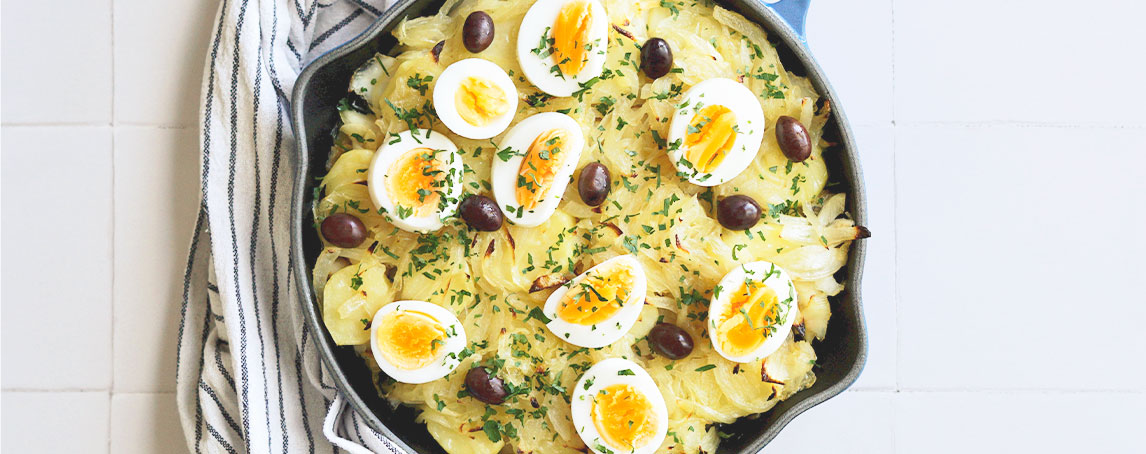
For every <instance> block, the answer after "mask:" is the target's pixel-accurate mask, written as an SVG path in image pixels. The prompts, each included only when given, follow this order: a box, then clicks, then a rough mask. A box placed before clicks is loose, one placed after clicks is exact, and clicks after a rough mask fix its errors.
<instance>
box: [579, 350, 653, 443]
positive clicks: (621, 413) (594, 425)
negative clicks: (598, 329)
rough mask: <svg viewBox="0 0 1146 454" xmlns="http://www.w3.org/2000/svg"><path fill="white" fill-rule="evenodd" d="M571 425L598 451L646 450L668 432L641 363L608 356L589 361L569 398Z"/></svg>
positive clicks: (651, 380)
mask: <svg viewBox="0 0 1146 454" xmlns="http://www.w3.org/2000/svg"><path fill="white" fill-rule="evenodd" d="M570 410H571V413H572V414H573V427H575V428H576V429H577V434H578V435H580V436H581V440H582V441H584V442H585V445H586V446H588V447H589V449H592V450H593V452H596V453H597V454H615V453H632V454H650V453H653V452H655V451H656V450H657V448H658V447H660V445H661V443H662V442H664V439H665V435H666V434H668V409H667V407H665V400H664V396H662V395H661V392H660V389H659V388H657V384H656V383H655V382H653V378H652V377H650V376H649V373H648V372H645V370H644V369H642V368H641V366H639V365H637V363H634V362H632V361H629V360H627V359H621V358H609V359H606V360H603V361H601V362H598V363H597V364H594V365H593V367H590V368H589V370H588V371H586V372H585V374H584V375H582V376H581V379H580V380H578V381H577V387H576V388H574V389H573V401H572V402H571V403H570Z"/></svg>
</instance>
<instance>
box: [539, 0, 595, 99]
mask: <svg viewBox="0 0 1146 454" xmlns="http://www.w3.org/2000/svg"><path fill="white" fill-rule="evenodd" d="M571 1H574V0H541V1H538V2H537V3H534V4H533V6H531V7H530V8H529V11H528V12H526V13H525V17H524V18H523V19H522V20H521V28H520V29H519V30H518V32H517V61H518V63H519V64H520V65H521V71H522V72H523V73H525V78H526V79H528V80H529V82H530V83H532V84H533V85H535V86H537V88H538V89H540V90H541V91H544V92H546V93H548V94H550V95H553V96H557V97H564V96H570V95H572V94H573V92H575V91H577V90H578V89H580V88H581V84H584V83H585V82H587V81H589V80H590V79H592V78H594V77H597V76H600V75H601V72H602V71H604V68H605V56H606V52H607V51H606V49H607V48H608V44H609V42H608V41H609V14H608V13H607V12H606V11H605V7H604V6H603V5H602V4H601V2H600V0H589V2H590V3H591V6H590V9H589V11H590V12H589V14H590V15H591V16H592V18H593V23H592V24H591V25H590V27H589V44H590V46H591V47H592V48H591V49H590V50H589V53H588V55H587V57H588V59H587V61H586V62H585V66H584V67H583V68H581V72H579V73H577V74H574V75H569V74H564V75H558V74H557V73H555V72H552V71H551V70H552V68H553V66H555V65H556V64H557V61H556V60H555V59H554V58H553V55H546V56H545V57H541V56H540V55H538V54H536V53H534V52H533V50H534V49H537V48H538V46H540V44H541V40H542V39H550V38H552V35H551V32H552V30H551V27H553V24H554V23H556V21H557V16H558V14H560V13H561V8H563V7H564V6H565V4H566V3H569V2H571ZM547 29H549V30H547ZM548 48H549V47H548V46H546V47H545V50H543V51H542V53H543V54H544V53H546V52H547V51H548Z"/></svg>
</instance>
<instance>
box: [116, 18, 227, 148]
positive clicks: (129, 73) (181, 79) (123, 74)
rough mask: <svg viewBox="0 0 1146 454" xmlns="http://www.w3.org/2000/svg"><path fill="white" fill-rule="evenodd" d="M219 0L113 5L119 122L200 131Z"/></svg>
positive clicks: (117, 119) (117, 118)
mask: <svg viewBox="0 0 1146 454" xmlns="http://www.w3.org/2000/svg"><path fill="white" fill-rule="evenodd" d="M217 4H218V2H217V1H216V0H207V1H187V0H183V1H162V2H157V1H152V0H116V2H115V24H116V27H115V43H116V46H115V66H116V68H119V69H120V70H118V71H116V72H115V88H116V90H115V118H116V121H117V122H119V123H126V124H147V125H181V126H187V125H197V124H198V112H199V93H200V91H201V87H200V83H201V81H202V74H203V68H204V65H205V61H206V60H205V59H206V55H207V48H208V44H209V40H210V37H211V36H212V24H213V22H214V20H215V16H216V15H217V12H218V7H217V6H216V5H217Z"/></svg>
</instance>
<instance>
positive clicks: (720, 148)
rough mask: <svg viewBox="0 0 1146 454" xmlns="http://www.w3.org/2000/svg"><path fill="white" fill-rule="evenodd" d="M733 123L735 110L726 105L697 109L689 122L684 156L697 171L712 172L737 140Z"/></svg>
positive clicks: (734, 122) (734, 121)
mask: <svg viewBox="0 0 1146 454" xmlns="http://www.w3.org/2000/svg"><path fill="white" fill-rule="evenodd" d="M735 127H736V114H735V113H733V112H732V110H729V109H728V108H727V107H724V106H720V105H711V106H707V107H705V108H703V109H700V112H697V114H696V115H694V116H693V117H692V121H690V122H689V124H688V135H687V136H685V139H684V144H685V146H686V147H687V148H686V150H687V151H686V153H685V159H688V162H691V163H692V165H693V167H694V168H696V170H698V171H701V172H704V173H709V172H712V170H713V169H715V168H716V167H717V166H719V165H720V163H721V162H722V161H724V157H725V156H727V155H728V150H731V149H732V145H733V144H734V143H736V130H735Z"/></svg>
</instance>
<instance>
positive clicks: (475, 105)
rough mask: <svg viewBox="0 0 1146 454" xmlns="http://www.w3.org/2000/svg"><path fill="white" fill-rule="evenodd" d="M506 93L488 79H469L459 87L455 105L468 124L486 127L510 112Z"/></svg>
mask: <svg viewBox="0 0 1146 454" xmlns="http://www.w3.org/2000/svg"><path fill="white" fill-rule="evenodd" d="M505 96H506V95H505V91H503V90H502V89H501V87H498V86H497V85H494V83H493V82H490V81H489V80H488V79H483V78H480V77H467V78H466V79H465V80H463V81H462V83H461V85H460V86H459V87H458V91H457V95H455V98H456V99H455V100H454V101H455V104H456V105H457V108H458V115H460V116H461V117H462V119H463V120H465V121H466V123H469V124H471V125H474V126H486V125H488V124H490V122H492V121H493V119H494V118H497V117H499V116H501V115H502V114H504V113H506V112H508V111H509V102H508V101H507V100H506V97H505Z"/></svg>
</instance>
